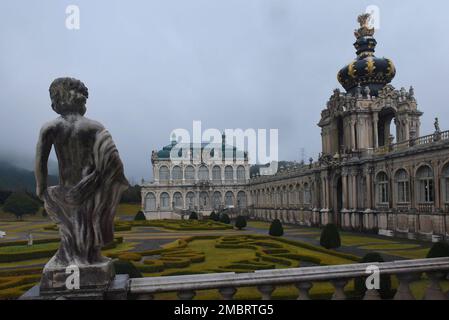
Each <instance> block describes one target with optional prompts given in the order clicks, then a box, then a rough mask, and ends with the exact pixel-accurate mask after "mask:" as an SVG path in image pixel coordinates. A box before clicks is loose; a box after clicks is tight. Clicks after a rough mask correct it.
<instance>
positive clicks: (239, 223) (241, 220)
mask: <svg viewBox="0 0 449 320" xmlns="http://www.w3.org/2000/svg"><path fill="white" fill-rule="evenodd" d="M235 227H236V228H237V229H239V230H242V229H244V228H246V218H245V217H244V216H238V217H237V219H236V220H235Z"/></svg>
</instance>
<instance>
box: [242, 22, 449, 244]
mask: <svg viewBox="0 0 449 320" xmlns="http://www.w3.org/2000/svg"><path fill="white" fill-rule="evenodd" d="M368 19H369V16H368V15H362V16H360V17H359V23H360V28H359V29H358V30H356V32H355V36H356V39H357V40H356V42H355V44H354V46H355V48H356V51H357V57H356V59H355V60H354V61H352V62H351V63H350V64H349V65H347V66H346V67H344V68H343V69H341V70H340V72H339V73H338V80H339V82H340V83H341V84H342V86H343V87H344V88H345V92H341V91H340V90H338V89H336V90H335V91H334V93H333V94H332V96H331V97H330V99H329V101H328V102H327V106H326V108H325V109H324V110H323V111H322V113H321V120H320V122H319V124H318V125H319V126H320V127H321V137H322V153H321V154H320V157H319V161H318V162H316V163H311V164H310V165H308V166H307V165H306V166H304V165H303V166H293V167H290V168H285V169H284V170H281V171H279V172H278V173H277V174H276V175H274V176H258V177H255V178H253V179H251V181H250V186H249V190H250V196H251V199H252V201H253V203H252V210H251V214H252V215H253V216H254V217H256V218H259V219H263V220H272V219H274V218H279V219H281V220H282V221H284V222H287V223H295V224H300V225H307V226H320V225H324V224H327V223H329V222H333V223H335V224H337V225H338V226H340V227H341V228H342V229H346V230H357V231H362V232H376V233H379V234H383V235H388V236H402V237H408V238H422V239H429V240H434V241H437V240H441V239H447V238H448V233H449V227H448V226H449V132H448V131H445V132H442V131H441V130H440V128H439V124H438V119H436V120H435V132H434V133H432V134H430V135H427V136H421V137H420V124H421V123H420V117H421V116H422V114H423V113H422V112H421V111H420V110H419V109H418V104H417V101H416V99H415V95H414V90H413V88H412V87H410V89H409V90H406V89H404V88H401V89H400V90H396V89H395V88H394V87H393V86H392V85H391V84H390V82H391V81H392V79H393V78H394V76H395V74H396V69H395V67H394V64H393V62H392V61H391V60H389V59H386V58H377V57H375V55H374V51H375V47H376V44H377V42H376V40H375V39H374V37H373V36H374V29H371V28H370V27H369V25H368Z"/></svg>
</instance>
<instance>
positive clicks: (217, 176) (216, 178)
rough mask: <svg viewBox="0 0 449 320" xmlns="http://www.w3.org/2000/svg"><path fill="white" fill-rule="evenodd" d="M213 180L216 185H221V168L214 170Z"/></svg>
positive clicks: (216, 167)
mask: <svg viewBox="0 0 449 320" xmlns="http://www.w3.org/2000/svg"><path fill="white" fill-rule="evenodd" d="M212 180H214V182H215V183H221V168H220V167H219V166H214V167H213V168H212Z"/></svg>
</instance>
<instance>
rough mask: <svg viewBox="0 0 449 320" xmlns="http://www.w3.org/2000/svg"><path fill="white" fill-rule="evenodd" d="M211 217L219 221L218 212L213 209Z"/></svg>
mask: <svg viewBox="0 0 449 320" xmlns="http://www.w3.org/2000/svg"><path fill="white" fill-rule="evenodd" d="M209 219H210V220H212V221H218V214H216V213H215V211H212V212H211V214H210V216H209Z"/></svg>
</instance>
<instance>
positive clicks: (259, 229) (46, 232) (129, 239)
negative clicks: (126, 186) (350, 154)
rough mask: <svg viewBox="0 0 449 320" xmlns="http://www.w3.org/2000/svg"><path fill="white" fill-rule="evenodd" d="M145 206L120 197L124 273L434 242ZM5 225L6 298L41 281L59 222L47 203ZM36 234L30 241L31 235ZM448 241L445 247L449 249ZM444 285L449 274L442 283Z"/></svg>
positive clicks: (289, 292) (398, 252) (334, 258)
mask: <svg viewBox="0 0 449 320" xmlns="http://www.w3.org/2000/svg"><path fill="white" fill-rule="evenodd" d="M139 209H140V206H139V205H136V204H121V205H120V206H119V208H118V210H117V212H118V213H117V217H116V220H115V232H116V233H115V239H114V241H113V242H112V243H110V244H108V245H107V246H105V247H104V248H103V254H104V255H105V256H107V257H110V258H112V259H114V261H115V262H114V263H115V268H116V271H117V273H127V274H129V275H130V276H131V277H134V278H136V277H157V276H172V275H187V274H206V273H217V272H238V273H240V272H253V271H256V270H267V269H282V268H298V267H310V266H326V265H338V264H352V263H359V262H366V261H380V260H381V259H382V260H383V259H384V258H385V259H389V260H394V259H412V258H424V257H426V256H427V255H428V253H429V250H430V247H431V244H428V243H421V242H417V241H413V240H398V239H391V238H384V237H379V236H371V235H362V234H356V233H348V232H339V231H338V230H337V229H336V228H335V226H332V225H329V226H326V228H324V229H323V230H322V229H318V228H303V227H299V226H292V225H283V224H282V223H281V222H280V221H273V222H272V223H268V222H261V221H253V220H247V219H246V218H245V217H242V216H239V217H237V218H236V219H233V220H232V221H231V219H229V216H228V217H224V216H222V217H220V215H219V214H215V213H214V215H213V216H212V217H210V218H209V219H199V218H198V216H195V215H193V214H191V215H190V217H189V219H185V220H152V221H147V220H144V219H142V217H141V215H140V214H139ZM0 225H1V228H0V229H2V230H4V231H5V232H6V234H7V236H6V238H3V239H0V299H15V298H17V297H19V296H20V295H21V294H23V293H24V292H25V291H26V290H28V289H29V288H31V287H32V286H34V285H36V284H37V283H38V282H39V280H40V277H41V272H42V268H43V266H44V265H45V263H46V262H47V261H48V260H49V259H50V258H51V257H52V256H53V254H54V253H55V252H56V250H57V248H58V245H59V237H58V232H57V228H56V226H55V225H54V224H52V223H51V221H50V220H49V218H48V217H46V215H45V213H44V212H42V208H40V209H38V210H37V211H36V212H35V213H34V214H28V215H25V216H23V217H20V219H18V218H17V217H14V216H13V215H11V214H10V213H7V212H4V211H3V210H1V211H0ZM30 234H32V235H33V236H32V238H33V239H32V241H31V243H30V239H29V235H30ZM445 250H447V248H443V249H440V251H442V252H437V256H438V255H444V254H446V253H445V252H446V251H445ZM383 283H384V284H383V286H385V287H386V288H387V289H388V290H387V292H386V293H385V294H386V297H390V296H391V295H392V292H394V289H395V288H396V287H397V284H398V281H397V279H396V278H395V277H391V278H390V277H388V279H383ZM426 284H427V280H426V279H425V278H424V279H423V280H421V281H418V282H416V283H414V284H413V286H412V290H413V293H414V294H415V295H416V296H417V297H420V296H422V295H423V292H424V287H425V286H426ZM443 288H444V289H445V290H448V289H449V282H448V281H445V282H444V283H443ZM360 290H361V289H360V285H357V283H355V282H354V281H351V282H349V283H348V285H347V286H346V287H345V291H346V292H347V294H348V296H350V297H355V298H357V297H359V296H360V295H361V294H362V293H361V292H360ZM332 292H333V287H332V285H331V284H330V283H326V282H322V283H321V282H317V283H314V286H313V288H312V289H311V291H310V293H311V296H312V297H313V298H317V299H319V298H322V299H327V298H329V297H330V296H331V295H332ZM296 295H297V289H296V288H295V287H294V286H281V287H278V288H277V289H276V290H275V292H274V293H273V297H274V298H275V299H287V298H293V297H295V296H296ZM219 297H220V295H219V293H218V292H217V290H204V291H200V292H198V294H197V296H196V299H218V298H219ZM155 298H156V299H175V298H176V295H175V294H174V293H173V294H171V293H161V294H158V295H156V297H155ZM235 298H237V299H259V298H260V293H259V292H258V291H257V289H256V288H239V290H238V292H237V293H236V295H235Z"/></svg>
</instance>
